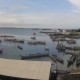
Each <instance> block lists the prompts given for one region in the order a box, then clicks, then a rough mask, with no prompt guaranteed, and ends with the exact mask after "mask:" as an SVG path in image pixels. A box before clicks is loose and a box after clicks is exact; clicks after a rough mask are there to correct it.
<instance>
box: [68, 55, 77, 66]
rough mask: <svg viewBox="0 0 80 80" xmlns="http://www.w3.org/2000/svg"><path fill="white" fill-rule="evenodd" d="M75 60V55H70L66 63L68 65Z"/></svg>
mask: <svg viewBox="0 0 80 80" xmlns="http://www.w3.org/2000/svg"><path fill="white" fill-rule="evenodd" d="M75 60H76V56H75V55H72V56H71V57H70V59H69V60H68V65H69V64H73V63H74V61H75Z"/></svg>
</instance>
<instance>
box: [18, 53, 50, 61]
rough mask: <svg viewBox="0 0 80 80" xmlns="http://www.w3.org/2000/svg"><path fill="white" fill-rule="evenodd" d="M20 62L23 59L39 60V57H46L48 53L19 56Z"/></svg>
mask: <svg viewBox="0 0 80 80" xmlns="http://www.w3.org/2000/svg"><path fill="white" fill-rule="evenodd" d="M20 56H21V59H22V60H25V59H33V58H39V57H48V56H49V53H35V54H29V55H20Z"/></svg>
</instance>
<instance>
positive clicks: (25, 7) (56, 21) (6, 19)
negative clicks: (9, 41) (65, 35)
mask: <svg viewBox="0 0 80 80" xmlns="http://www.w3.org/2000/svg"><path fill="white" fill-rule="evenodd" d="M0 24H41V25H57V26H58V27H59V25H61V26H63V27H64V26H66V25H72V26H73V28H74V27H75V26H74V25H76V27H79V25H80V0H0ZM52 27H54V26H52ZM67 27H70V26H67Z"/></svg>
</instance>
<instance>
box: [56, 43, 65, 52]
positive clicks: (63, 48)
mask: <svg viewBox="0 0 80 80" xmlns="http://www.w3.org/2000/svg"><path fill="white" fill-rule="evenodd" d="M56 49H58V50H60V51H65V46H64V45H62V44H58V45H57V46H56Z"/></svg>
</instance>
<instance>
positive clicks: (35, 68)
mask: <svg viewBox="0 0 80 80" xmlns="http://www.w3.org/2000/svg"><path fill="white" fill-rule="evenodd" d="M50 68H51V62H47V61H28V60H26V61H24V60H12V59H2V58H0V75H4V76H11V77H17V78H25V79H36V80H49V75H50Z"/></svg>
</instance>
